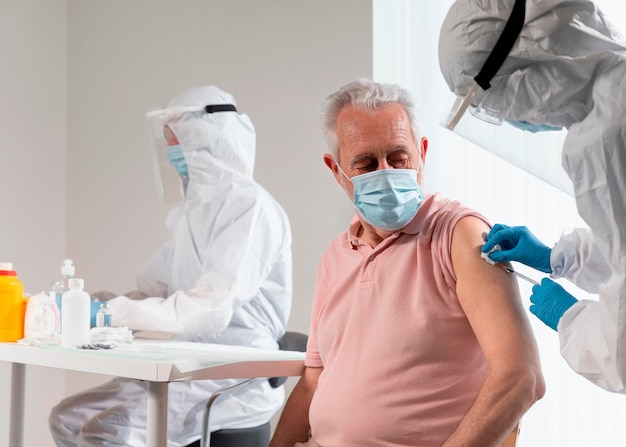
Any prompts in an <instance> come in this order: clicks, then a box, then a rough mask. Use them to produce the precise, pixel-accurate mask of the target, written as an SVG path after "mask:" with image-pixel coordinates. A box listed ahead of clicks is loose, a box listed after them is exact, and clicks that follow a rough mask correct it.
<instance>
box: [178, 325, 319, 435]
mask: <svg viewBox="0 0 626 447" xmlns="http://www.w3.org/2000/svg"><path fill="white" fill-rule="evenodd" d="M307 341H308V336H307V335H306V334H302V333H300V332H286V333H285V335H283V337H282V338H281V339H280V340H278V348H279V349H280V350H281V351H300V352H305V351H306V343H307ZM253 380H259V379H247V380H244V381H242V382H238V383H236V384H234V385H231V386H229V387H226V388H223V389H221V390H219V391H217V392H215V393H214V394H213V395H212V396H211V397H210V398H209V400H208V402H207V405H206V408H205V410H204V419H203V424H202V427H203V429H202V439H199V440H198V441H195V442H193V443H191V444H189V445H188V446H187V447H267V445H268V444H269V442H270V435H271V428H270V423H269V422H266V423H265V424H262V425H259V426H257V427H250V428H226V429H222V430H217V431H214V432H213V433H211V434H210V435H209V434H208V426H209V412H210V410H211V406H212V405H213V403H214V402H215V401H216V400H217V399H218V398H219V397H220V396H221V395H222V394H224V393H228V391H230V390H232V389H233V388H237V387H239V386H242V385H244V384H246V383H249V382H252V381H253ZM263 380H264V379H263ZM268 380H269V382H270V385H271V387H272V388H278V387H279V386H281V385H282V384H284V383H285V381H286V380H287V377H272V378H270V379H268ZM206 438H209V443H208V444H207V440H206Z"/></svg>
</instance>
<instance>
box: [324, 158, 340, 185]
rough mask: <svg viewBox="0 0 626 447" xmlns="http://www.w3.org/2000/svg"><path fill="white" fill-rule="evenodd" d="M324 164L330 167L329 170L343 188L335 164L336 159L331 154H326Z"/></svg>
mask: <svg viewBox="0 0 626 447" xmlns="http://www.w3.org/2000/svg"><path fill="white" fill-rule="evenodd" d="M324 164H325V165H326V166H328V169H330V170H331V172H332V173H333V175H334V176H335V180H336V181H337V183H339V185H340V186H343V185H341V181H340V179H339V175H340V174H339V169H338V167H337V163H336V162H335V158H334V157H333V156H332V155H330V154H324Z"/></svg>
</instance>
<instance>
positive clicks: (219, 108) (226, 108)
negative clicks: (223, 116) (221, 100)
mask: <svg viewBox="0 0 626 447" xmlns="http://www.w3.org/2000/svg"><path fill="white" fill-rule="evenodd" d="M204 111H205V112H206V113H215V112H236V111H237V108H236V107H235V106H234V105H233V104H215V105H212V106H206V107H205V108H204Z"/></svg>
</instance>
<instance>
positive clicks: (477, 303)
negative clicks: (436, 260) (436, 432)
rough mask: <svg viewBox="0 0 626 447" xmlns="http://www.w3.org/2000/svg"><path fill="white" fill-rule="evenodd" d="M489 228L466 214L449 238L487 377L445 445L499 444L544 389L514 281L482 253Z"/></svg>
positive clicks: (479, 446) (483, 446)
mask: <svg viewBox="0 0 626 447" xmlns="http://www.w3.org/2000/svg"><path fill="white" fill-rule="evenodd" d="M487 230H488V228H487V226H486V224H485V223H484V222H482V221H481V220H479V219H478V218H476V217H465V218H463V219H461V220H460V221H459V222H458V223H457V225H456V227H455V229H454V234H453V238H452V248H451V252H452V253H451V254H452V263H453V266H454V270H455V273H456V277H457V290H456V292H457V296H458V298H459V302H460V303H461V306H462V307H463V310H464V311H465V314H466V315H467V318H468V320H469V322H470V324H471V326H472V329H473V330H474V333H475V334H476V337H477V339H478V342H479V343H480V346H481V348H482V350H483V353H484V355H485V358H486V360H487V365H488V368H489V375H488V376H487V378H486V380H485V382H484V384H483V386H482V388H481V390H480V392H479V394H478V396H477V397H476V400H475V401H474V403H473V405H472V406H471V407H470V409H469V410H468V412H467V413H466V415H465V417H464V418H463V420H462V421H461V423H460V424H459V426H458V427H457V429H456V430H455V432H454V433H453V434H452V435H451V436H450V438H449V439H448V440H447V441H446V442H445V443H444V444H443V446H444V447H448V446H460V445H463V446H465V447H471V446H476V447H490V446H494V447H495V446H499V445H500V443H501V442H502V441H503V440H504V439H505V438H506V436H507V435H508V434H509V433H510V432H511V431H512V430H513V428H514V427H515V426H516V424H517V423H518V422H519V420H520V419H521V417H522V415H523V414H524V413H525V412H526V411H528V409H529V408H530V407H531V406H532V405H533V404H534V403H535V402H536V401H537V400H538V399H540V398H541V397H542V396H543V393H544V392H545V384H544V381H543V375H542V373H541V365H540V362H539V354H538V350H537V344H536V341H535V338H534V335H533V333H532V329H531V327H530V323H529V322H528V318H527V316H526V313H525V311H524V309H523V306H522V303H521V300H520V296H519V289H518V285H517V280H516V278H515V277H514V276H513V275H511V274H509V273H506V272H505V271H503V270H502V269H500V268H498V267H497V266H492V265H490V264H488V263H487V262H485V261H484V260H483V259H482V258H481V257H480V247H481V246H482V244H483V240H482V236H481V235H482V233H483V232H484V231H487Z"/></svg>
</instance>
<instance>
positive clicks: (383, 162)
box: [376, 159, 393, 171]
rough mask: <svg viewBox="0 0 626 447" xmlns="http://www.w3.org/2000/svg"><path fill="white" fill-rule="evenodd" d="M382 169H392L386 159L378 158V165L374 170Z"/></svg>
mask: <svg viewBox="0 0 626 447" xmlns="http://www.w3.org/2000/svg"><path fill="white" fill-rule="evenodd" d="M383 169H393V166H391V165H390V164H389V162H388V161H387V159H384V160H378V166H376V170H377V171H380V170H383Z"/></svg>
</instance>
